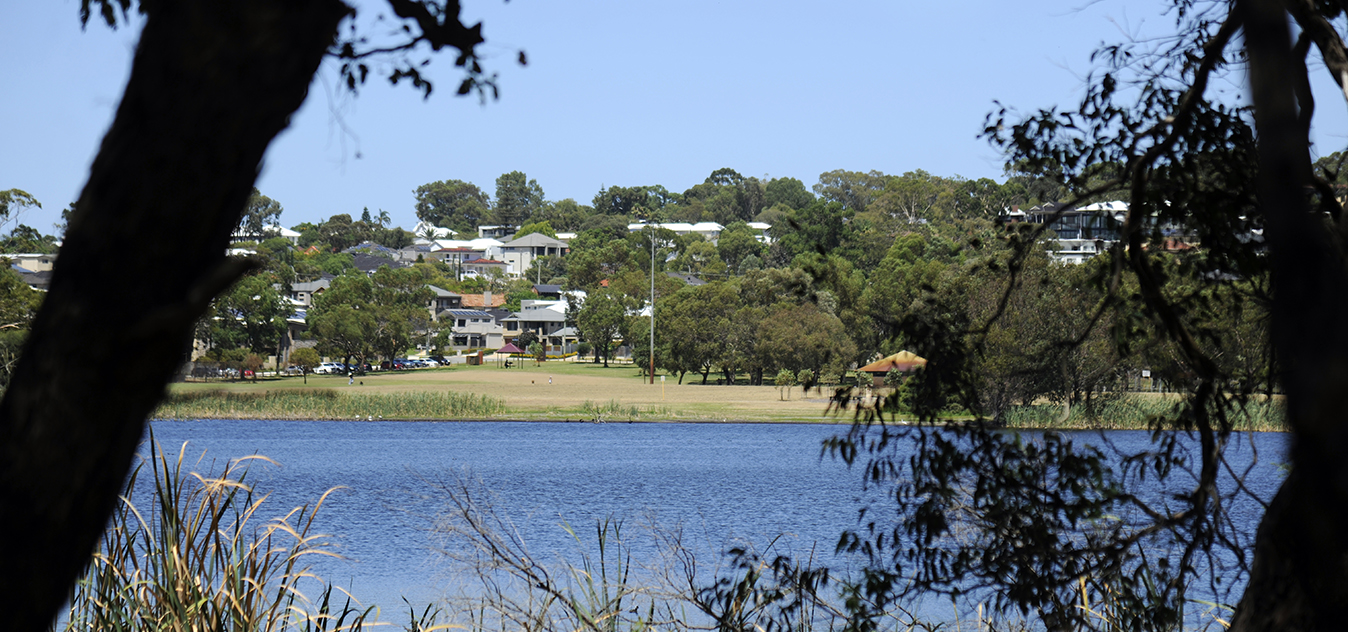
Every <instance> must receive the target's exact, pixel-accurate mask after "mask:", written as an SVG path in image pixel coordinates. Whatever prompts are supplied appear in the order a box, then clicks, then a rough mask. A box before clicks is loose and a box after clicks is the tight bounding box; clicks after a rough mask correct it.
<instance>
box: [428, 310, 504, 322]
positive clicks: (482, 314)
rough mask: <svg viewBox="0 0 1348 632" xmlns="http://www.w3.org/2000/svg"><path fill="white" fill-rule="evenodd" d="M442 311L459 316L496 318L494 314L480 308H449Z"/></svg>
mask: <svg viewBox="0 0 1348 632" xmlns="http://www.w3.org/2000/svg"><path fill="white" fill-rule="evenodd" d="M440 313H441V314H453V315H454V316H455V317H459V318H491V319H492V320H495V317H494V316H492V315H491V314H488V313H487V312H484V311H482V310H480V309H447V310H445V311H443V312H440Z"/></svg>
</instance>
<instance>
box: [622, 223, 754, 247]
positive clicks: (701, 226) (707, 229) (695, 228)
mask: <svg viewBox="0 0 1348 632" xmlns="http://www.w3.org/2000/svg"><path fill="white" fill-rule="evenodd" d="M651 226H656V227H659V228H663V229H665V230H668V231H672V232H673V233H674V234H675V235H688V234H698V235H702V238H703V239H706V240H707V241H710V242H712V243H716V240H718V239H720V238H721V231H723V230H725V226H722V225H720V224H717V223H716V222H698V223H696V224H689V223H687V222H665V223H663V224H628V225H627V231H628V232H631V233H635V232H638V231H642V230H646V229H647V228H649V227H651ZM755 226H763V227H765V228H761V229H759V230H761V231H762V237H763V238H767V230H768V228H772V226H770V225H768V224H761V223H755V224H753V225H751V226H750V227H751V228H753V227H755ZM759 241H763V240H762V239H759Z"/></svg>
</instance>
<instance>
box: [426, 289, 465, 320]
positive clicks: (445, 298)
mask: <svg viewBox="0 0 1348 632" xmlns="http://www.w3.org/2000/svg"><path fill="white" fill-rule="evenodd" d="M426 287H427V288H428V289H430V291H431V292H432V293H433V294H434V296H433V297H431V317H432V318H438V316H437V315H438V314H440V313H441V312H443V311H445V310H452V309H460V308H462V307H463V297H462V296H460V295H458V294H455V293H453V292H450V291H449V290H443V289H440V288H438V287H435V286H434V285H427V286H426Z"/></svg>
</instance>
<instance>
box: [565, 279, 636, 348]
mask: <svg viewBox="0 0 1348 632" xmlns="http://www.w3.org/2000/svg"><path fill="white" fill-rule="evenodd" d="M626 303H627V301H626V300H625V299H624V298H623V296H622V295H621V294H618V293H616V292H612V291H609V290H608V289H600V290H597V291H594V292H591V293H590V294H589V295H588V296H587V297H586V298H585V303H584V304H583V305H581V307H580V311H579V312H578V313H577V314H576V326H577V328H578V329H579V330H580V335H581V337H582V338H584V339H585V340H586V341H587V342H589V343H590V344H592V345H594V349H595V356H596V361H597V360H598V359H599V357H602V358H603V361H604V366H605V367H607V366H608V361H609V354H610V353H611V352H612V350H613V348H614V346H616V345H617V344H618V343H619V342H621V341H622V339H623V335H624V332H625V329H626V324H627V305H626Z"/></svg>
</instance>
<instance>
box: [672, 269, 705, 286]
mask: <svg viewBox="0 0 1348 632" xmlns="http://www.w3.org/2000/svg"><path fill="white" fill-rule="evenodd" d="M665 274H666V275H668V276H670V277H671V278H675V279H678V280H680V281H683V282H684V283H687V284H688V285H706V284H707V282H706V281H703V280H702V279H699V278H697V277H695V276H693V275H691V274H683V273H681V272H666V273H665Z"/></svg>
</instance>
